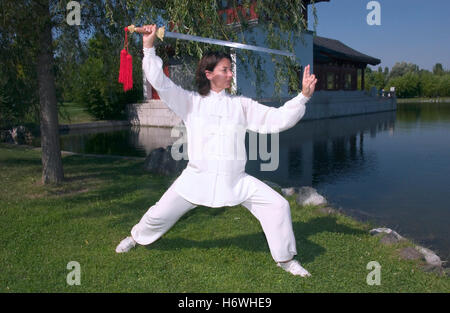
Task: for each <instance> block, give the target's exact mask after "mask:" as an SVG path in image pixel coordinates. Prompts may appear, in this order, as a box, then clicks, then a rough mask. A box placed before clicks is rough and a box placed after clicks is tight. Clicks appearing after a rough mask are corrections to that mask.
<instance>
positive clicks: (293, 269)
mask: <svg viewBox="0 0 450 313" xmlns="http://www.w3.org/2000/svg"><path fill="white" fill-rule="evenodd" d="M277 265H278V266H279V267H281V268H282V269H284V270H285V271H286V272H289V273H291V274H292V275H296V276H301V277H308V276H311V274H310V273H309V272H308V271H307V270H305V269H304V268H303V267H302V266H301V265H300V263H298V261H296V260H291V261H289V262H286V263H277Z"/></svg>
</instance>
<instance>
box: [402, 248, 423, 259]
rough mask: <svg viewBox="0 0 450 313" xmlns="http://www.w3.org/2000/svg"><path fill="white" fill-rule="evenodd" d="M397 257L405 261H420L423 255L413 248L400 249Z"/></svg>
mask: <svg viewBox="0 0 450 313" xmlns="http://www.w3.org/2000/svg"><path fill="white" fill-rule="evenodd" d="M399 255H400V257H401V258H402V259H405V260H420V259H422V258H423V255H422V254H421V253H420V252H419V251H417V250H416V249H414V248H413V247H407V248H403V249H401V250H400V252H399Z"/></svg>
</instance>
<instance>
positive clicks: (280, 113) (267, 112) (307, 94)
mask: <svg viewBox="0 0 450 313" xmlns="http://www.w3.org/2000/svg"><path fill="white" fill-rule="evenodd" d="M309 68H310V66H309V65H308V66H306V68H305V70H304V72H303V81H302V92H301V93H300V94H298V95H297V96H296V97H295V98H293V99H291V100H289V101H287V102H286V103H285V104H284V105H283V106H281V107H279V108H274V107H269V106H266V105H263V104H261V103H258V102H256V101H254V100H252V99H249V98H241V104H242V106H243V108H244V112H245V114H246V118H247V129H249V130H251V131H255V132H258V133H277V132H282V131H284V130H286V129H289V128H291V127H293V126H294V125H295V124H297V122H298V121H299V120H300V119H301V118H302V117H303V115H304V114H305V110H306V106H305V104H306V102H308V100H309V99H310V98H311V96H312V94H313V93H314V89H315V85H316V82H317V79H316V78H315V76H314V74H313V75H310V73H309Z"/></svg>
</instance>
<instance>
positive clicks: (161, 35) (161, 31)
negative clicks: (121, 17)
mask: <svg viewBox="0 0 450 313" xmlns="http://www.w3.org/2000/svg"><path fill="white" fill-rule="evenodd" d="M126 30H128V31H129V32H130V33H131V34H132V33H139V34H148V32H147V31H145V30H144V28H143V27H136V26H134V25H130V26H127V27H126ZM164 32H165V26H163V27H160V28H158V29H157V30H156V37H158V38H159V39H160V40H163V39H164Z"/></svg>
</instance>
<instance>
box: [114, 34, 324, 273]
mask: <svg viewBox="0 0 450 313" xmlns="http://www.w3.org/2000/svg"><path fill="white" fill-rule="evenodd" d="M144 28H145V29H146V31H147V34H144V35H143V45H144V58H143V60H142V67H143V72H144V75H145V77H146V79H147V80H148V81H149V82H150V84H151V85H152V87H153V88H155V89H156V90H157V92H158V94H159V96H160V98H161V99H162V100H163V101H164V102H165V103H166V104H167V106H168V107H169V108H170V109H171V110H172V111H173V112H174V113H175V114H177V115H178V116H179V117H180V118H181V119H182V120H183V122H184V125H185V127H186V131H187V142H188V157H189V162H188V165H187V166H186V169H185V170H184V171H183V172H182V173H181V175H180V176H179V177H178V178H177V179H176V180H175V182H174V183H173V184H172V185H171V186H170V187H169V189H168V190H167V191H166V192H165V193H164V194H163V195H162V197H161V199H160V200H159V201H158V202H156V203H155V204H154V205H153V206H152V207H150V209H149V210H148V211H147V212H146V213H145V214H144V216H143V217H142V218H141V220H140V221H139V223H138V224H136V225H135V226H134V227H133V228H132V230H131V236H129V237H127V238H125V239H123V240H122V241H121V242H120V244H119V245H118V246H117V248H116V252H117V253H122V252H128V251H129V250H130V249H131V248H133V247H135V245H136V243H138V244H140V245H148V244H151V243H152V242H154V241H156V240H157V239H159V238H160V237H161V236H162V235H163V234H164V233H166V232H167V231H168V230H169V229H170V228H171V227H172V226H173V225H174V224H175V223H176V222H177V221H178V220H179V219H180V217H181V216H183V215H184V214H185V213H186V212H188V211H189V210H192V209H193V208H195V207H196V206H198V205H203V206H209V207H223V206H235V205H238V204H242V205H243V206H244V207H246V208H247V209H248V210H249V211H250V212H251V213H252V214H253V215H254V216H255V217H256V218H257V219H258V220H259V222H260V223H261V226H262V229H263V231H264V234H265V235H266V238H267V242H268V245H269V248H270V252H271V255H272V258H273V259H274V260H275V262H276V264H277V265H278V266H280V267H281V268H283V269H284V270H286V271H288V272H290V273H292V274H293V275H299V276H303V277H304V276H310V274H309V273H308V271H307V270H305V269H304V268H303V267H302V266H301V265H300V263H299V262H298V261H296V260H294V256H295V255H296V254H297V249H296V243H295V237H294V232H293V229H292V220H291V213H290V206H289V202H288V201H287V200H286V199H285V198H284V197H282V196H281V195H280V194H279V193H278V192H276V191H274V190H273V189H272V188H270V187H269V186H268V185H267V184H265V183H263V182H261V181H260V180H258V179H256V178H255V177H253V176H250V175H248V174H247V173H245V163H246V150H245V133H246V131H247V130H251V131H254V132H259V133H277V132H281V131H283V130H286V129H288V128H291V127H293V126H294V125H295V124H296V123H297V122H298V121H299V120H300V119H301V118H302V117H303V115H304V113H305V104H306V102H307V101H308V100H309V99H310V97H311V96H312V94H313V92H314V88H315V84H316V82H317V79H316V78H315V76H314V75H310V73H309V69H310V66H309V65H308V66H307V67H306V68H305V70H304V74H303V86H302V92H301V93H300V94H299V95H298V96H296V97H295V98H293V99H291V100H289V101H287V102H286V103H285V104H284V105H283V106H281V107H279V108H273V107H268V106H265V105H262V104H260V103H258V102H256V101H253V100H252V99H249V98H246V97H242V96H230V95H229V94H227V93H226V92H225V89H226V88H230V87H231V81H232V78H233V73H232V70H231V69H232V68H231V64H232V60H231V57H230V56H229V55H227V54H224V53H218V52H215V53H209V54H206V55H204V56H203V58H202V59H201V61H200V62H199V64H198V68H197V72H196V81H197V87H198V92H192V91H186V90H184V89H182V88H181V87H179V86H177V85H175V84H174V83H173V82H172V81H171V80H170V79H169V78H168V77H167V76H165V75H164V73H163V70H162V60H161V58H159V57H158V56H157V55H156V54H155V48H154V47H153V42H154V40H155V37H156V29H157V28H156V25H146V26H144Z"/></svg>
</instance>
